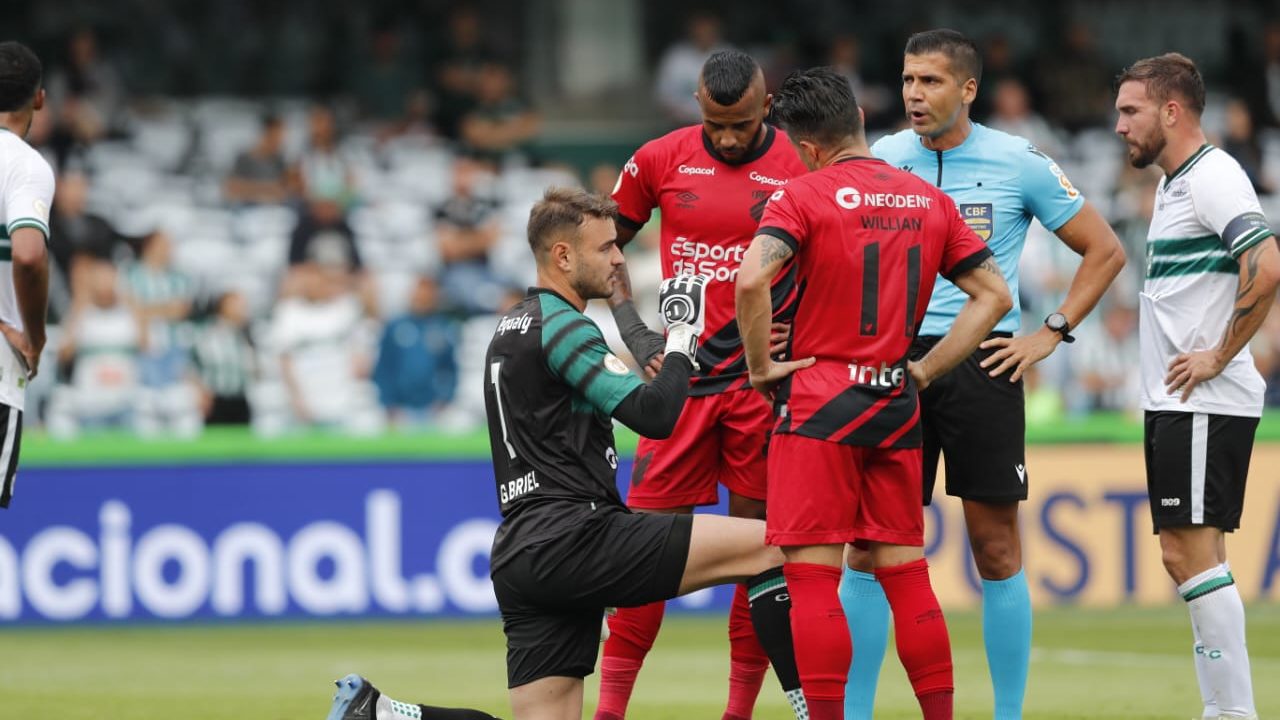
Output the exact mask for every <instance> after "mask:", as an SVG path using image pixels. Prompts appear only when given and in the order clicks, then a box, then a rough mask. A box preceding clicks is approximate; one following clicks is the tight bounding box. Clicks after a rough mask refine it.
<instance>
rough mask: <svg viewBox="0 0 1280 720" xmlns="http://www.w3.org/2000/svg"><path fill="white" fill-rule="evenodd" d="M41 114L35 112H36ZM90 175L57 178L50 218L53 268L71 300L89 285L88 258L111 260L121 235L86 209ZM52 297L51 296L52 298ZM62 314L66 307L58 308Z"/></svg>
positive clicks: (76, 174) (50, 252) (78, 298)
mask: <svg viewBox="0 0 1280 720" xmlns="http://www.w3.org/2000/svg"><path fill="white" fill-rule="evenodd" d="M39 114H41V113H37V115H39ZM88 200H89V178H88V177H86V176H85V175H84V173H80V172H68V173H64V174H63V175H62V176H61V177H59V178H58V192H57V194H55V195H54V198H53V213H52V214H51V215H50V217H49V254H50V255H52V256H53V262H54V267H55V268H56V269H57V271H58V273H59V274H60V275H61V276H62V279H63V281H64V284H65V286H66V287H68V288H70V289H71V300H72V302H75V301H77V300H80V299H82V298H80V297H79V295H80V294H82V293H83V291H84V290H85V289H86V288H87V287H88V285H87V279H86V278H85V277H84V274H85V270H86V269H87V267H88V265H89V264H90V263H88V262H87V261H89V260H110V259H112V256H113V254H114V252H115V248H116V244H117V242H119V241H120V237H119V236H118V235H117V234H116V232H115V230H113V229H112V228H111V225H109V224H108V223H107V221H106V220H104V219H102V218H101V217H98V216H97V215H93V214H91V213H90V212H89V210H88ZM51 300H52V298H51ZM59 309H60V310H61V311H62V313H63V314H65V312H66V308H59Z"/></svg>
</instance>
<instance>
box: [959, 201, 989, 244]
mask: <svg viewBox="0 0 1280 720" xmlns="http://www.w3.org/2000/svg"><path fill="white" fill-rule="evenodd" d="M960 217H962V218H964V222H965V224H966V225H968V226H969V229H970V230H972V231H973V232H974V234H975V235H977V236H978V237H980V238H982V242H987V241H989V240H990V239H991V231H992V229H993V228H994V226H995V215H994V212H993V210H992V205H991V203H964V204H962V205H960Z"/></svg>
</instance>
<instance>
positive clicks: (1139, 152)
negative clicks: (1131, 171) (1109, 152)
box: [1129, 132, 1166, 170]
mask: <svg viewBox="0 0 1280 720" xmlns="http://www.w3.org/2000/svg"><path fill="white" fill-rule="evenodd" d="M1165 144H1166V141H1165V139H1164V133H1159V132H1157V133H1152V136H1151V137H1150V138H1149V139H1146V140H1142V141H1138V142H1133V143H1129V164H1130V165H1133V166H1134V167H1136V168H1138V169H1139V170H1141V169H1142V168H1145V167H1147V166H1148V165H1150V164H1151V163H1153V162H1155V161H1156V158H1158V157H1160V153H1162V152H1164V146H1165Z"/></svg>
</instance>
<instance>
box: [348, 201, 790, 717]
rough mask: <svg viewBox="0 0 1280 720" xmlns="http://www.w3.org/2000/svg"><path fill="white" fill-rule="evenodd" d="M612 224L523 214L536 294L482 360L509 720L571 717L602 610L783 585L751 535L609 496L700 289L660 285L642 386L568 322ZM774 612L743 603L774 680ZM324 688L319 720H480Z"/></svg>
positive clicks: (577, 322) (597, 276)
mask: <svg viewBox="0 0 1280 720" xmlns="http://www.w3.org/2000/svg"><path fill="white" fill-rule="evenodd" d="M616 214H617V206H616V205H615V204H614V203H613V201H612V200H610V199H608V198H606V197H603V196H598V195H592V194H589V193H587V192H585V191H582V190H569V189H562V188H551V189H549V190H548V191H547V192H546V194H545V195H544V196H543V199H542V200H541V201H540V202H538V203H537V204H535V205H534V207H533V210H532V211H531V212H530V215H529V228H528V236H529V245H530V248H531V249H532V251H533V255H534V258H535V260H536V261H537V266H538V280H537V285H536V286H535V287H532V288H530V289H529V293H528V295H527V296H526V297H525V298H524V300H523V301H521V302H520V303H519V304H517V305H516V307H515V308H514V309H512V310H511V311H510V312H508V313H507V314H506V315H505V316H504V317H503V318H502V320H501V321H500V322H499V323H498V326H497V328H496V329H495V332H494V336H493V341H492V342H491V343H490V345H489V351H488V354H487V355H486V357H485V407H486V410H487V412H488V418H489V442H490V446H491V449H492V451H493V469H494V477H495V480H496V482H497V496H498V500H499V504H500V507H501V510H502V517H503V521H502V524H501V526H500V527H499V528H498V533H497V536H496V537H495V538H494V542H493V553H492V556H491V560H490V567H491V575H492V578H493V586H494V592H495V594H496V595H497V598H498V607H499V609H500V610H501V612H502V622H503V630H504V631H505V633H506V636H507V685H508V687H509V688H510V698H511V710H512V714H513V715H514V717H515V720H524V719H525V718H530V719H532V718H538V720H542V719H544V718H558V719H562V720H579V719H580V718H581V717H582V690H583V678H584V677H585V676H587V675H589V674H591V673H592V672H593V671H594V670H595V664H596V656H597V654H598V652H599V634H600V621H601V618H602V616H603V614H604V611H605V608H606V607H615V606H616V607H630V606H635V605H642V604H645V603H651V602H656V601H659V600H666V599H670V598H673V597H676V596H678V595H683V594H685V593H689V592H693V591H695V590H700V589H702V588H705V587H710V586H712V585H720V584H728V583H738V582H744V581H750V582H751V584H752V585H757V584H759V585H762V586H763V585H767V584H768V583H767V580H769V579H770V578H771V577H775V576H776V577H777V578H781V576H782V560H783V558H782V554H781V552H780V551H779V550H778V549H777V548H774V547H768V546H766V545H765V543H764V522H763V521H760V520H748V519H742V518H733V517H721V516H716V515H697V516H694V515H657V514H641V513H632V512H631V511H630V510H628V509H627V507H626V506H625V505H624V504H623V502H622V500H621V498H620V497H619V495H618V489H617V484H616V474H617V466H618V454H617V451H616V450H615V448H614V440H613V425H612V421H613V419H617V420H618V421H619V422H621V423H622V424H624V425H626V426H628V427H630V428H631V429H632V430H635V431H636V432H638V433H640V434H642V435H645V436H647V437H653V438H664V437H667V436H668V435H670V434H671V431H672V428H674V427H675V424H676V420H677V419H678V418H679V417H680V411H681V409H682V408H683V407H684V401H685V397H686V395H687V393H688V388H689V374H690V372H691V371H692V370H693V362H694V358H695V357H696V351H697V341H698V335H699V334H700V333H701V332H702V329H703V324H702V317H703V302H704V296H705V291H706V282H707V278H706V277H705V276H699V275H685V276H678V277H675V278H670V279H668V280H666V281H664V282H663V284H662V288H661V291H660V302H661V306H662V309H663V315H664V319H665V320H666V323H667V344H666V359H665V361H664V363H663V366H662V370H661V372H659V373H658V375H657V377H655V378H654V379H653V380H652V381H651V382H650V383H649V384H647V385H646V384H645V383H644V382H642V381H641V380H640V379H639V378H638V377H637V376H636V375H635V374H633V373H632V372H631V371H630V370H629V369H628V368H627V366H626V364H624V363H623V362H622V361H621V360H619V359H618V358H617V357H615V356H614V355H612V354H611V353H610V352H609V348H608V347H607V346H606V345H605V342H604V338H603V336H602V335H601V333H600V329H599V328H598V327H596V325H595V323H593V322H592V321H591V320H590V319H588V318H587V317H586V316H585V315H583V314H582V311H583V309H584V308H585V307H586V303H587V301H588V300H591V299H593V298H607V297H609V296H610V295H611V294H612V293H613V290H614V284H615V282H616V274H615V273H616V271H617V269H618V268H619V267H621V266H622V263H623V257H622V252H621V250H620V249H619V248H618V245H617V238H616V232H615V230H614V219H615V216H616ZM812 363H813V360H812V358H809V359H805V360H800V361H794V362H790V363H784V365H787V366H788V367H789V368H790V369H796V368H800V367H807V366H808V365H811V364H812ZM774 585H776V586H777V590H776V592H785V591H786V588H785V586H783V585H782V583H780V582H779V583H774ZM787 607H788V606H787V605H786V604H785V603H781V602H755V603H753V604H752V622H753V624H754V625H755V629H756V632H757V634H758V635H759V637H760V640H761V644H762V645H763V646H764V647H765V650H766V651H767V652H768V653H769V655H770V660H771V661H772V662H773V663H774V664H775V666H777V665H779V664H782V665H784V666H793V667H794V664H795V657H794V653H793V651H792V647H791V632H790V618H789V615H788V613H787V612H786V608H787ZM779 608H781V611H779ZM337 684H338V693H337V695H336V696H335V697H334V701H333V706H332V709H331V710H330V713H329V720H483V719H485V718H489V717H491V716H489V715H488V714H486V713H483V712H480V711H477V710H462V709H446V708H437V707H432V706H427V705H411V704H407V703H402V702H397V701H395V700H392V699H390V698H388V697H387V696H385V695H382V694H381V693H380V692H379V691H378V690H377V689H375V688H374V687H373V685H372V684H371V683H369V682H368V681H367V680H365V679H364V678H362V677H360V676H359V675H348V676H347V677H345V678H343V679H341V680H339V681H338V683H337Z"/></svg>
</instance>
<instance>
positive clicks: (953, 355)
mask: <svg viewBox="0 0 1280 720" xmlns="http://www.w3.org/2000/svg"><path fill="white" fill-rule="evenodd" d="M949 279H950V280H951V282H953V283H955V285H956V287H958V288H960V289H961V290H963V291H964V292H965V293H966V294H967V295H968V296H969V299H968V300H967V301H966V302H965V304H964V307H962V308H961V309H960V313H959V314H958V315H956V319H955V322H953V323H952V324H951V329H950V330H949V331H947V334H946V335H945V336H943V338H942V339H941V340H939V341H938V344H937V345H934V346H933V349H932V350H930V351H929V352H928V354H926V355H925V356H924V357H922V358H920V360H919V361H918V362H910V363H907V369H908V370H909V371H910V372H911V377H912V378H913V379H914V380H915V381H916V386H917V388H919V389H920V390H923V389H925V388H926V387H928V386H929V383H931V382H933V381H934V380H936V379H938V378H939V377H940V376H942V375H945V374H946V373H947V371H948V370H950V369H951V368H953V367H955V366H956V365H958V364H959V363H960V361H961V360H964V359H965V358H967V357H969V356H970V355H971V354H973V351H974V350H976V349H977V348H978V343H980V342H982V339H983V338H985V337H986V336H987V335H989V334H990V333H991V328H994V327H995V326H996V323H998V322H1000V318H1002V317H1004V316H1005V313H1007V312H1009V309H1010V308H1012V307H1013V299H1012V298H1011V297H1010V296H1009V286H1008V285H1006V284H1005V282H1004V274H1003V273H1001V272H1000V266H999V265H997V264H996V259H995V258H994V257H991V256H987V258H986V259H984V260H983V261H982V263H981V264H979V265H977V266H976V267H973V268H970V269H969V270H966V271H964V272H962V273H960V274H958V275H955V276H952V277H951V278H949Z"/></svg>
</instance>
